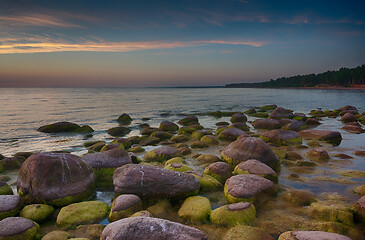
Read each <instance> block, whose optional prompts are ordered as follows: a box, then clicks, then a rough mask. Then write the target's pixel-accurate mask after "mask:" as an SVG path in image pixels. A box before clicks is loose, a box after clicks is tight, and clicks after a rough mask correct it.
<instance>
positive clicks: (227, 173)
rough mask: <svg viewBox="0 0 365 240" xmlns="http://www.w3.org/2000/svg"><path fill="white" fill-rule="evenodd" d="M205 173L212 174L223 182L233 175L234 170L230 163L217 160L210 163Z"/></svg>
mask: <svg viewBox="0 0 365 240" xmlns="http://www.w3.org/2000/svg"><path fill="white" fill-rule="evenodd" d="M204 173H205V174H208V175H211V176H212V177H214V178H215V179H217V180H218V181H219V182H221V183H223V184H224V183H225V182H226V180H227V179H228V178H230V177H231V176H232V171H231V168H230V166H229V165H228V163H225V162H215V163H211V164H209V165H208V166H207V167H206V168H205V170H204Z"/></svg>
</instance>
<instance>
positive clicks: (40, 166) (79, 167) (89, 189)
mask: <svg viewBox="0 0 365 240" xmlns="http://www.w3.org/2000/svg"><path fill="white" fill-rule="evenodd" d="M94 186H95V175H94V172H93V169H92V167H91V166H89V165H88V164H86V163H85V162H84V161H83V160H82V159H81V158H80V157H78V156H75V155H72V154H69V153H39V154H33V155H32V156H30V157H29V158H28V159H27V160H26V161H25V162H24V163H23V165H22V167H21V169H20V171H19V177H18V182H17V188H18V193H19V196H20V197H21V198H22V199H23V200H24V201H25V202H26V203H48V204H50V205H54V206H65V205H68V204H70V203H73V202H78V201H82V200H85V199H87V198H88V197H89V196H90V195H91V194H92V193H93V192H94Z"/></svg>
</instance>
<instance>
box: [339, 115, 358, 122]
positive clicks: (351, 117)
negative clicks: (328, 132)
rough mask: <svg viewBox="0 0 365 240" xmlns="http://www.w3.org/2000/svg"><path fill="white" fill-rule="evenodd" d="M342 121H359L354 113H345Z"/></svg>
mask: <svg viewBox="0 0 365 240" xmlns="http://www.w3.org/2000/svg"><path fill="white" fill-rule="evenodd" d="M341 121H342V122H344V123H349V122H357V117H356V116H355V115H354V114H352V113H345V114H344V115H343V116H342V117H341Z"/></svg>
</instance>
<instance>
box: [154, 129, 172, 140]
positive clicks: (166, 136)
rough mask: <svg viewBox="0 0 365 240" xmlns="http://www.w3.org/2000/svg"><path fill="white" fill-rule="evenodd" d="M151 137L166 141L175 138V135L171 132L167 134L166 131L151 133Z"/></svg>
mask: <svg viewBox="0 0 365 240" xmlns="http://www.w3.org/2000/svg"><path fill="white" fill-rule="evenodd" d="M150 136H151V137H157V138H159V139H161V140H166V139H170V138H171V137H172V136H173V134H172V133H170V132H165V131H155V132H153V133H151V135H150Z"/></svg>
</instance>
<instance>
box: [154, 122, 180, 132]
mask: <svg viewBox="0 0 365 240" xmlns="http://www.w3.org/2000/svg"><path fill="white" fill-rule="evenodd" d="M159 129H160V130H162V131H167V132H176V131H177V130H179V126H178V125H177V124H176V123H173V122H169V121H163V122H161V123H160V127H159Z"/></svg>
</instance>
